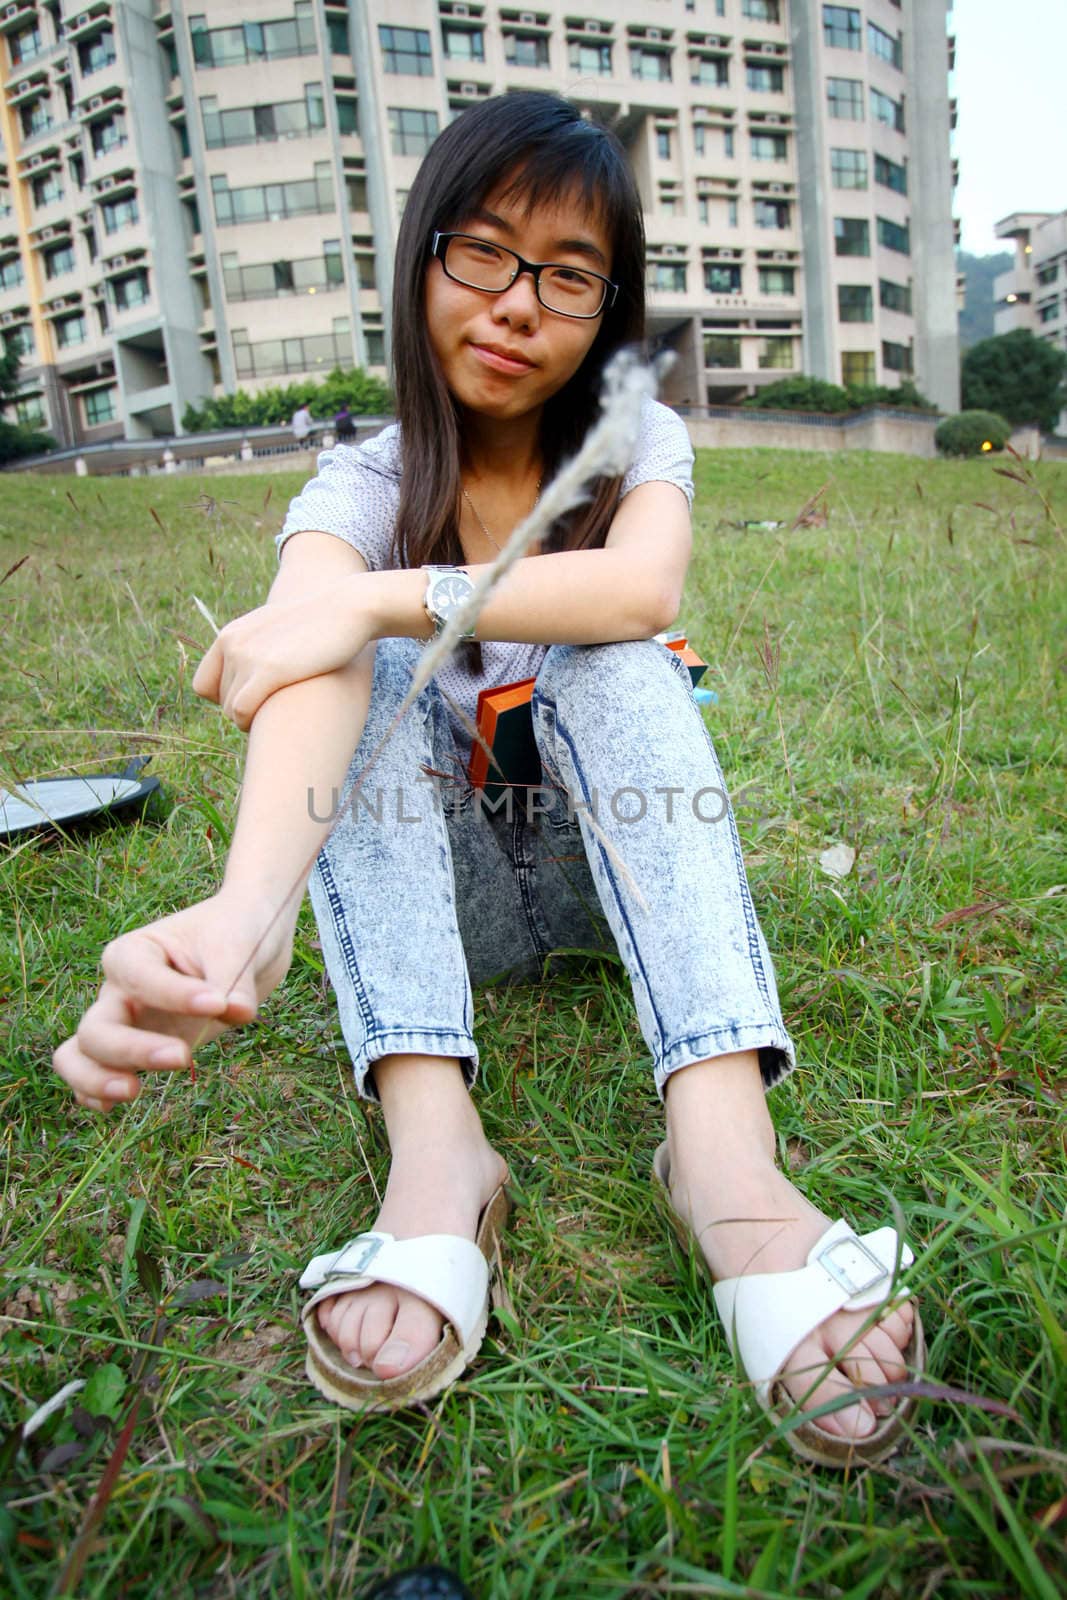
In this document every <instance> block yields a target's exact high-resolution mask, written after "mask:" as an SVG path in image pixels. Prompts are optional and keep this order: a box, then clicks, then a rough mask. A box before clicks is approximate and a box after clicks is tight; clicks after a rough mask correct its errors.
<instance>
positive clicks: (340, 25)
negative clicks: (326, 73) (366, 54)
mask: <svg viewBox="0 0 1067 1600" xmlns="http://www.w3.org/2000/svg"><path fill="white" fill-rule="evenodd" d="M326 28H327V32H328V34H329V39H330V51H331V53H332V54H333V55H335V56H350V55H351V54H352V46H351V44H350V43H349V38H348V18H347V17H331V16H327V18H326Z"/></svg>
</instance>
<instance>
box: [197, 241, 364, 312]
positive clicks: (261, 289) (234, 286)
mask: <svg viewBox="0 0 1067 1600" xmlns="http://www.w3.org/2000/svg"><path fill="white" fill-rule="evenodd" d="M322 249H323V253H322V255H321V256H302V257H299V258H298V259H296V260H293V261H264V262H261V263H257V264H256V265H254V266H249V267H241V266H238V265H237V257H236V255H234V254H232V253H231V254H229V255H226V256H223V258H222V268H223V271H222V277H223V285H224V287H225V291H226V298H227V300H277V299H280V298H281V297H282V296H283V295H291V294H317V293H319V292H321V291H325V290H328V289H340V288H342V287H343V286H344V281H345V270H344V263H343V261H342V259H341V242H340V240H339V239H329V240H326V241H324V243H323V246H322Z"/></svg>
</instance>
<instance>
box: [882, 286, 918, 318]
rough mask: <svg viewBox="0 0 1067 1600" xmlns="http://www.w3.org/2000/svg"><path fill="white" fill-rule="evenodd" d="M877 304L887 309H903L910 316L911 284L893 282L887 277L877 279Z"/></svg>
mask: <svg viewBox="0 0 1067 1600" xmlns="http://www.w3.org/2000/svg"><path fill="white" fill-rule="evenodd" d="M878 304H879V305H880V306H884V307H885V309H886V310H887V311H903V312H904V313H905V314H906V315H907V316H909V317H910V316H911V284H910V283H893V282H891V280H890V279H889V278H879V279H878Z"/></svg>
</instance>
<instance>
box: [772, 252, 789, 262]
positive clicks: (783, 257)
mask: <svg viewBox="0 0 1067 1600" xmlns="http://www.w3.org/2000/svg"><path fill="white" fill-rule="evenodd" d="M771 260H772V261H788V260H789V251H788V250H772V251H771Z"/></svg>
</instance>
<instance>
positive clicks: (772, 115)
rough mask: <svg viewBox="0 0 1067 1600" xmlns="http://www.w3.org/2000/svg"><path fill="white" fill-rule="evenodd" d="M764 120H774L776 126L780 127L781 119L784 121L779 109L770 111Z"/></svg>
mask: <svg viewBox="0 0 1067 1600" xmlns="http://www.w3.org/2000/svg"><path fill="white" fill-rule="evenodd" d="M763 120H764V122H773V123H774V125H775V127H778V126H779V125H780V123H781V121H782V119H781V117H780V116H779V115H778V113H777V111H768V113H767V115H766V116H765V117H764V119H763Z"/></svg>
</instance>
